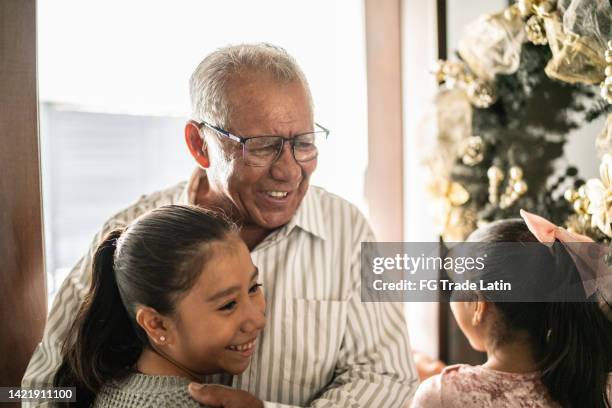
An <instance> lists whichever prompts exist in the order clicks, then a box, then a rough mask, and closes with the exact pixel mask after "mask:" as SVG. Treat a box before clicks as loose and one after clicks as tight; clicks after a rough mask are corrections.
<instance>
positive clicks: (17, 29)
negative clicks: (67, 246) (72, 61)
mask: <svg viewBox="0 0 612 408" xmlns="http://www.w3.org/2000/svg"><path fill="white" fill-rule="evenodd" d="M0 175H1V176H0V259H2V260H3V267H2V268H1V269H0V322H1V324H2V330H1V332H2V335H1V336H0V353H2V358H0V386H4V387H7V386H19V385H20V384H21V377H22V376H23V373H24V372H25V368H26V366H27V364H28V361H29V359H30V357H31V354H32V352H33V351H34V348H35V347H36V345H37V344H38V342H39V341H40V339H41V337H42V333H43V329H44V325H45V320H46V314H47V310H46V309H47V306H46V305H47V300H46V299H47V297H46V293H47V292H46V287H45V271H44V260H43V231H42V228H43V227H42V225H43V224H42V205H41V184H40V154H39V140H38V97H37V66H36V0H3V1H1V2H0Z"/></svg>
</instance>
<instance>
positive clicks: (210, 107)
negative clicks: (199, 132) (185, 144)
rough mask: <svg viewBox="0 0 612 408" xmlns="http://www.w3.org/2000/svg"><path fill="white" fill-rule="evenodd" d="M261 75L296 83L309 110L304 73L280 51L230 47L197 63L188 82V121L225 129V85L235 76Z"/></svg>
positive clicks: (271, 47)
mask: <svg viewBox="0 0 612 408" xmlns="http://www.w3.org/2000/svg"><path fill="white" fill-rule="evenodd" d="M245 73H253V74H263V75H267V76H269V77H271V78H272V79H274V80H276V81H279V82H283V83H285V82H292V81H295V80H299V81H301V82H302V83H303V84H304V89H305V90H306V93H307V94H308V98H309V102H310V105H311V107H312V96H311V94H310V89H309V87H308V82H307V81H306V77H305V76H304V73H303V72H302V70H301V69H300V67H299V66H298V64H297V62H296V61H295V59H294V58H293V57H292V56H291V55H289V53H287V51H285V50H284V49H283V48H281V47H278V46H275V45H272V44H267V43H259V44H239V45H230V46H226V47H223V48H219V49H218V50H216V51H214V52H212V53H211V54H209V55H208V56H206V58H204V59H203V60H202V62H200V64H199V65H198V67H197V68H196V70H195V71H194V72H193V74H192V75H191V79H190V80H189V93H190V95H191V109H192V113H191V115H192V119H194V120H196V121H198V122H201V121H203V120H206V121H211V122H212V124H213V125H216V126H221V127H228V126H229V125H230V119H231V113H232V112H231V106H229V101H228V98H227V95H228V84H229V83H230V80H231V78H232V76H234V75H236V74H245Z"/></svg>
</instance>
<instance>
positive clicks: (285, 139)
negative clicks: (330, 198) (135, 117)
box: [195, 121, 330, 167]
mask: <svg viewBox="0 0 612 408" xmlns="http://www.w3.org/2000/svg"><path fill="white" fill-rule="evenodd" d="M195 123H196V124H197V126H198V129H202V127H203V126H205V127H207V128H209V129H211V130H214V131H215V132H217V133H218V134H220V135H222V136H224V137H227V138H229V139H230V140H233V141H234V142H237V143H240V144H241V145H242V158H243V160H245V162H246V163H247V165H248V166H252V167H265V166H268V165H270V164H273V163H274V162H276V160H278V158H279V157H280V155H281V153H282V151H283V147H285V143H289V144H290V145H291V153H292V154H293V158H294V159H295V161H297V162H298V163H307V162H309V161H312V160H314V159H316V158H317V157H318V155H319V153H318V152H317V154H316V155H315V156H314V157H313V158H311V159H308V160H298V159H297V158H296V157H295V142H294V140H295V139H296V138H297V137H299V136H304V135H308V134H311V133H314V134H324V135H325V140H327V138H328V137H329V133H330V131H329V129H327V128H326V127H324V126H321V125H320V124H318V123H317V122H315V126H317V127H318V128H319V129H321V130H318V131H312V132H305V133H299V134H297V135H294V136H293V137H284V136H278V135H261V136H250V137H242V136H238V135H235V134H233V133H230V132H228V131H227V130H225V129H223V128H220V127H218V126H215V125H212V124H210V123H208V122H206V121H202V122H195ZM260 137H278V138H280V139H281V140H282V144H281V147H280V149H278V153H277V154H276V157H274V158H273V159H272V160H271V161H270V163H268V164H261V165H256V164H249V163H248V162H247V161H246V153H247V152H246V142H248V141H249V140H251V139H257V138H260Z"/></svg>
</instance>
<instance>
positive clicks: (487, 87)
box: [467, 79, 495, 108]
mask: <svg viewBox="0 0 612 408" xmlns="http://www.w3.org/2000/svg"><path fill="white" fill-rule="evenodd" d="M467 94H468V97H469V98H470V102H472V105H474V106H476V107H477V108H488V107H489V106H491V105H492V104H493V102H495V90H494V89H493V86H492V85H491V84H489V83H487V82H484V81H481V80H479V79H473V80H472V81H471V82H469V83H468V84H467Z"/></svg>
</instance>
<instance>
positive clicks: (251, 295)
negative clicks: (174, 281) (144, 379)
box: [165, 235, 266, 375]
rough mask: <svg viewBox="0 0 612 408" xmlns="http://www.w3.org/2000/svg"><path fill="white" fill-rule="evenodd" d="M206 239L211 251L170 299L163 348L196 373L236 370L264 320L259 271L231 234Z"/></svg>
mask: <svg viewBox="0 0 612 408" xmlns="http://www.w3.org/2000/svg"><path fill="white" fill-rule="evenodd" d="M209 245H210V247H209V248H208V249H207V252H209V253H210V254H212V256H211V257H210V258H208V259H206V261H205V266H204V268H203V270H202V272H201V273H200V276H199V277H198V278H197V280H196V282H195V284H194V286H193V287H192V288H191V289H190V290H189V291H188V292H187V293H186V294H185V295H184V296H182V297H181V299H180V300H179V301H178V302H177V304H176V309H175V315H174V319H173V321H174V324H173V325H172V326H173V330H171V331H170V335H171V337H172V339H168V340H169V341H168V344H167V349H166V350H165V351H166V352H167V354H168V355H169V356H170V357H171V358H173V359H174V360H175V361H176V362H178V363H179V364H181V365H183V366H184V367H186V368H188V369H189V370H191V371H193V372H195V373H198V374H202V375H206V374H213V373H219V372H222V371H223V372H228V373H231V374H240V373H242V372H243V371H244V370H245V369H246V368H247V366H248V365H249V362H250V359H251V355H252V354H253V353H254V351H255V349H256V347H255V346H256V340H257V337H258V335H259V333H260V332H261V330H262V329H263V328H264V326H265V307H266V303H265V299H264V296H263V292H262V290H261V288H260V286H261V285H260V284H258V277H259V273H258V270H257V268H256V267H255V265H253V262H252V260H251V255H250V253H249V250H248V249H247V247H246V245H245V244H244V243H243V242H242V240H240V238H238V237H237V236H234V235H230V236H229V237H228V238H227V239H225V240H223V241H220V242H215V243H213V244H209Z"/></svg>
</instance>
